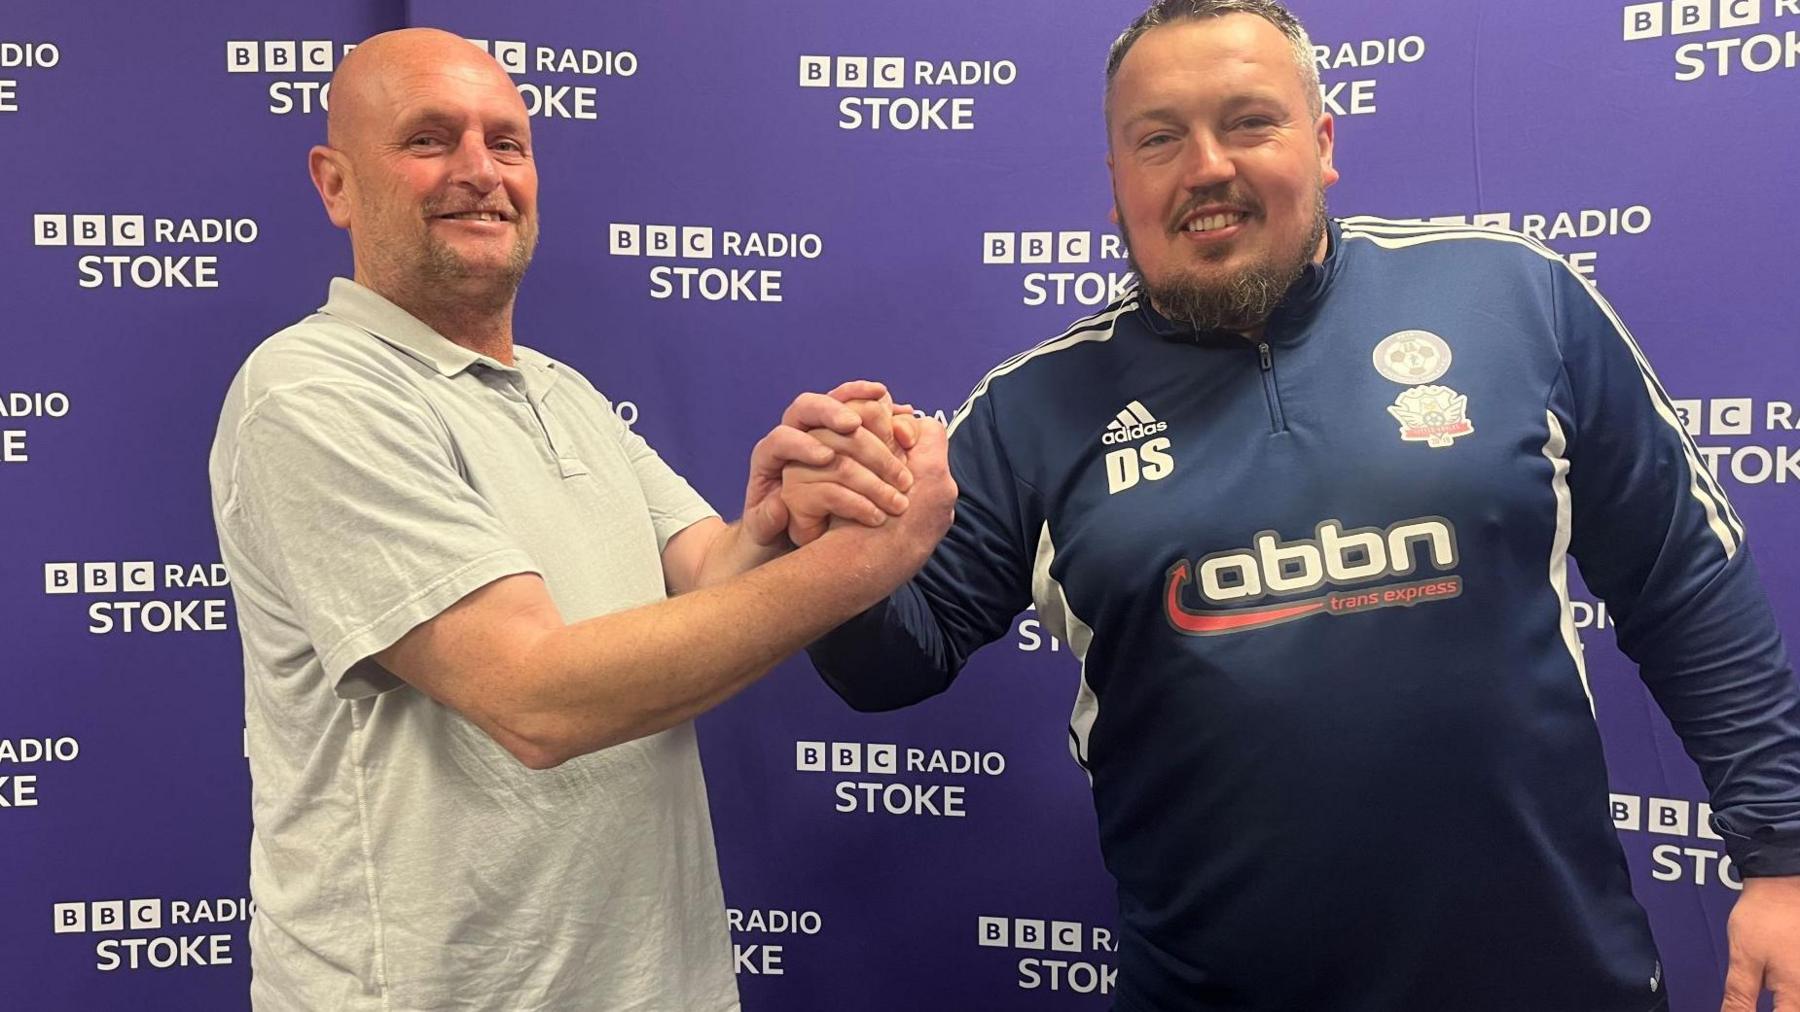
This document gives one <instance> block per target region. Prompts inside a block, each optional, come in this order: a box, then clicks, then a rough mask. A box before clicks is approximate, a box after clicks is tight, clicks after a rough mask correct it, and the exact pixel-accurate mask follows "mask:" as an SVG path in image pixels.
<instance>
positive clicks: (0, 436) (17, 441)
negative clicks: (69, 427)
mask: <svg viewBox="0 0 1800 1012" xmlns="http://www.w3.org/2000/svg"><path fill="white" fill-rule="evenodd" d="M68 415H69V395H68V394H66V393H63V392H62V391H60V390H50V391H41V390H9V391H6V392H4V393H0V423H3V424H5V425H6V426H8V427H6V428H0V464H27V463H30V462H31V451H30V449H29V448H28V447H27V445H26V439H27V437H28V436H29V435H30V434H31V430H30V429H23V428H12V427H11V426H16V425H24V424H26V423H27V422H30V421H33V420H37V421H40V422H41V421H43V420H46V419H55V418H67V417H68Z"/></svg>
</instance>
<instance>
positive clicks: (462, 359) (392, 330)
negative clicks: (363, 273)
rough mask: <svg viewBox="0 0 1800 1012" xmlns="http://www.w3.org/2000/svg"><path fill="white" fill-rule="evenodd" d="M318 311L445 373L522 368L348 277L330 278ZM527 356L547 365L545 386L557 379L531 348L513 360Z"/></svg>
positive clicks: (520, 350) (516, 350) (516, 353)
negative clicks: (437, 328)
mask: <svg viewBox="0 0 1800 1012" xmlns="http://www.w3.org/2000/svg"><path fill="white" fill-rule="evenodd" d="M319 312H321V313H324V314H326V315H327V316H333V317H336V318H337V319H340V320H342V321H344V322H345V323H348V324H350V325H351V326H354V327H356V328H358V329H360V330H365V331H367V332H369V333H370V334H372V335H374V336H375V337H378V338H380V339H381V340H382V341H383V342H385V343H386V344H388V345H389V346H391V347H392V348H394V350H396V351H399V352H403V353H405V354H407V355H410V356H412V357H413V358H415V359H418V360H419V361H420V362H422V363H424V364H425V365H428V366H430V367H431V368H433V369H436V370H437V371H438V373H439V375H442V376H455V375H456V374H458V373H460V372H462V371H463V370H465V369H467V368H469V367H470V366H472V365H475V364H477V363H480V364H481V365H483V366H486V367H487V368H489V369H494V370H496V371H499V372H503V373H511V374H513V375H514V376H517V375H519V373H520V371H521V370H519V369H517V368H515V367H513V366H509V365H505V364H503V363H501V362H500V361H499V360H497V359H493V358H490V357H488V356H486V355H483V354H481V353H480V352H476V351H471V350H469V349H468V348H465V347H463V346H462V345H460V344H457V343H456V342H455V341H452V340H450V339H449V338H447V337H445V336H444V335H442V334H440V333H438V332H437V331H435V330H432V329H431V328H430V327H428V326H426V325H425V323H424V322H423V321H421V320H420V319H419V318H418V317H416V316H414V315H412V314H411V313H409V312H407V311H406V310H404V309H401V308H400V307H399V306H396V305H394V304H393V303H392V302H389V301H388V300H387V299H386V298H383V297H382V296H381V295H378V294H376V293H375V292H374V291H373V290H371V289H368V288H365V287H363V286H362V285H359V284H357V283H356V282H354V281H352V280H350V279H349V278H332V279H331V292H330V294H329V296H328V297H327V298H326V300H325V304H324V305H323V306H320V307H319ZM527 359H529V360H531V361H533V362H534V363H536V364H540V365H542V366H544V368H545V372H546V373H547V375H546V376H545V380H546V386H547V385H548V384H550V383H554V382H555V377H556V370H555V367H554V366H555V363H554V362H552V361H550V360H548V359H542V358H540V357H539V356H537V355H536V353H534V352H532V351H531V350H530V349H528V348H520V347H518V346H517V345H515V346H514V348H513V361H515V362H524V361H526V360H527Z"/></svg>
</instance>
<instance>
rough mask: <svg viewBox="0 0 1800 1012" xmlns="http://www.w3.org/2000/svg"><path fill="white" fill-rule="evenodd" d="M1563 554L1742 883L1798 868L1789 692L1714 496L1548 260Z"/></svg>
mask: <svg viewBox="0 0 1800 1012" xmlns="http://www.w3.org/2000/svg"><path fill="white" fill-rule="evenodd" d="M1550 269H1551V271H1552V273H1553V278H1552V282H1551V283H1552V286H1553V293H1554V296H1555V301H1556V316H1557V330H1558V340H1559V342H1560V345H1561V349H1562V355H1563V367H1564V375H1563V380H1562V382H1561V383H1560V384H1559V385H1558V388H1557V390H1556V391H1555V392H1554V393H1553V394H1552V397H1551V402H1550V404H1549V405H1548V410H1549V414H1550V417H1551V419H1552V424H1553V425H1559V426H1562V427H1563V428H1564V429H1565V430H1566V438H1567V441H1568V459H1569V463H1570V470H1569V475H1568V483H1569V490H1570V497H1571V499H1572V510H1571V516H1572V531H1571V540H1570V548H1571V551H1572V553H1573V554H1574V556H1575V558H1576V559H1577V560H1578V561H1579V562H1580V564H1581V571H1582V575H1583V576H1584V578H1585V579H1586V580H1587V582H1588V585H1589V586H1590V587H1591V588H1592V589H1593V590H1594V591H1595V592H1596V593H1598V594H1599V595H1600V596H1601V597H1602V598H1603V599H1605V601H1606V602H1607V605H1608V607H1609V609H1610V610H1611V611H1612V613H1613V615H1614V616H1615V620H1616V624H1617V628H1618V637H1619V646H1620V649H1622V650H1623V651H1624V652H1625V654H1626V655H1627V656H1629V657H1630V658H1631V659H1632V660H1634V661H1636V662H1637V664H1638V665H1639V667H1640V669H1641V672H1642V676H1643V679H1644V682H1645V684H1646V685H1648V686H1649V688H1650V691H1651V693H1652V694H1653V695H1654V696H1655V698H1656V700H1657V703H1658V705H1660V706H1661V707H1662V709H1663V712H1664V713H1665V714H1667V715H1668V717H1669V720H1670V722H1671V723H1672V724H1673V726H1674V728H1675V731H1676V733H1677V734H1679V735H1680V737H1681V740H1682V743H1683V745H1684V746H1685V747H1686V749H1687V751H1688V754H1689V755H1690V756H1692V757H1693V759H1694V761H1695V762H1696V763H1698V764H1699V767H1700V772H1701V775H1702V777H1703V778H1704V779H1705V781H1706V784H1707V788H1708V790H1709V791H1710V793H1711V795H1712V803H1713V807H1714V820H1713V821H1714V828H1715V829H1716V830H1717V831H1718V833H1719V834H1720V836H1722V837H1723V838H1724V839H1725V843H1726V848H1727V850H1728V851H1729V852H1730V853H1731V856H1732V860H1733V861H1734V862H1736V863H1737V864H1738V866H1739V867H1741V868H1742V869H1743V871H1744V872H1745V873H1746V874H1749V875H1788V874H1800V687H1797V686H1796V684H1795V681H1794V674H1793V669H1792V667H1791V666H1790V664H1789V661H1788V657H1787V652H1786V650H1785V648H1784V647H1783V644H1782V640H1781V634H1780V632H1779V630H1778V629H1777V627H1776V623H1775V617H1774V615H1773V613H1772V611H1771V609H1770V607H1769V603H1768V600H1767V598H1766V596H1765V595H1764V593H1763V590H1762V586H1761V583H1760V581H1759V580H1758V578H1757V575H1756V567H1755V565H1754V564H1753V562H1752V561H1751V558H1750V551H1749V548H1748V546H1747V544H1746V542H1745V538H1744V528H1743V524H1742V522H1741V521H1740V520H1739V519H1738V517H1737V514H1736V513H1735V512H1734V511H1733V510H1732V508H1731V504H1730V503H1729V502H1728V501H1727V500H1726V498H1725V494H1724V491H1723V490H1722V489H1721V488H1720V486H1719V484H1718V482H1717V480H1716V479H1714V478H1713V476H1712V475H1711V474H1709V473H1708V472H1707V470H1706V468H1705V467H1704V465H1703V464H1702V463H1701V461H1700V458H1699V454H1698V453H1697V451H1696V450H1695V448H1694V446H1693V443H1692V441H1691V440H1689V439H1688V437H1687V434H1686V433H1685V431H1684V430H1683V428H1682V426H1681V423H1680V419H1679V417H1678V416H1677V415H1676V413H1675V411H1674V408H1673V406H1672V404H1671V403H1670V400H1669V397H1668V394H1667V393H1666V392H1665V391H1664V390H1663V389H1662V386H1661V384H1660V383H1659V382H1658V381H1657V379H1656V377H1655V374H1654V373H1653V372H1652V371H1651V369H1650V364H1649V362H1648V361H1646V360H1645V359H1644V357H1643V353H1642V352H1641V350H1639V348H1638V347H1637V345H1636V344H1635V342H1633V341H1632V339H1631V337H1630V335H1629V333H1627V331H1626V330H1625V327H1624V326H1623V324H1622V323H1621V322H1620V321H1619V318H1618V316H1617V314H1616V313H1614V312H1613V310H1612V307H1611V306H1609V305H1608V304H1607V302H1606V300H1605V299H1604V298H1603V297H1602V296H1601V295H1600V294H1599V293H1598V292H1597V291H1595V290H1594V289H1593V288H1592V287H1591V286H1590V285H1588V284H1587V283H1586V282H1584V281H1582V280H1581V279H1580V278H1578V277H1577V276H1576V275H1575V274H1574V272H1572V271H1570V270H1568V269H1567V268H1566V267H1565V266H1563V265H1561V264H1560V263H1558V264H1551V265H1550Z"/></svg>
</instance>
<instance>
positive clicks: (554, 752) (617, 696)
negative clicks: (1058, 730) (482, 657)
mask: <svg viewBox="0 0 1800 1012" xmlns="http://www.w3.org/2000/svg"><path fill="white" fill-rule="evenodd" d="M872 534H873V532H870V531H867V530H865V529H859V528H846V529H845V530H843V531H840V532H834V533H832V534H830V535H828V536H827V537H823V538H820V539H819V540H818V541H817V542H815V543H814V544H811V545H808V546H807V547H805V548H803V549H798V550H796V551H793V552H792V553H790V554H788V555H786V556H785V557H782V558H777V559H774V560H772V561H770V562H768V563H767V564H766V565H762V566H758V567H756V568H754V569H751V570H750V571H748V572H744V573H742V574H739V575H738V576H736V577H734V578H732V579H729V580H726V581H724V582H720V583H716V584H714V585H713V586H710V587H704V588H702V589H699V590H696V591H694V592H692V593H689V594H683V595H681V596H680V597H676V598H671V599H669V600H667V601H662V602H659V603H657V604H654V605H648V606H645V607H642V608H636V609H632V610H630V611H625V612H618V613H615V614H611V615H602V616H598V617H595V618H592V619H588V620H585V621H582V622H576V623H573V624H570V625H567V626H564V627H562V628H560V629H554V630H550V631H548V632H546V633H545V634H544V635H542V636H541V637H539V638H538V639H537V640H536V642H535V643H534V644H533V645H532V646H531V648H530V650H529V652H528V653H527V654H526V655H525V656H524V657H522V658H521V659H520V662H519V665H520V668H521V669H522V670H523V671H524V672H527V673H528V674H527V675H526V677H524V678H521V679H519V680H518V682H517V690H516V693H515V694H514V697H515V698H513V699H511V700H508V701H505V703H504V704H503V705H502V706H501V707H499V712H498V713H497V714H496V716H495V723H497V724H499V725H500V727H501V728H502V729H503V730H504V732H505V734H504V735H496V737H499V738H501V739H502V744H505V745H507V747H508V748H510V749H512V751H514V752H515V754H518V755H520V757H521V759H523V760H524V761H526V762H527V763H528V764H529V765H532V766H551V765H556V764H558V763H561V762H563V761H566V760H567V759H569V758H572V757H574V756H577V755H581V754H584V753H587V752H592V751H595V750H598V749H602V748H606V747H609V746H611V745H616V744H619V743H621V742H625V741H630V740H632V739H635V738H640V737H644V736H645V735H649V734H654V733H656V732H658V731H662V730H665V729H667V728H670V727H673V726H675V725H677V724H680V723H682V722H683V721H686V720H690V719H692V718H694V717H695V716H698V715H699V714H701V713H704V712H705V711H707V710H709V709H711V708H712V707H714V706H717V705H718V704H719V703H721V702H723V701H725V700H726V699H728V698H730V697H731V696H732V695H734V694H735V693H737V692H738V691H739V690H740V689H742V688H743V687H744V686H746V685H748V684H749V683H750V682H752V681H754V680H755V679H756V678H758V677H760V676H761V675H762V674H763V673H765V672H766V671H768V669H769V668H770V667H771V666H773V665H774V664H775V662H776V661H779V660H780V659H781V658H783V657H786V656H788V655H790V654H792V653H794V652H795V651H797V650H799V649H800V648H801V647H802V646H804V645H805V644H807V643H809V642H811V641H812V640H813V639H815V638H817V637H818V636H819V635H821V634H823V633H824V632H825V631H826V630H828V629H831V628H833V627H834V626H836V625H838V624H840V623H842V622H843V621H845V620H846V619H848V618H850V617H851V616H853V615H855V614H857V613H858V612H861V611H863V610H864V609H866V608H868V607H869V606H870V605H872V604H874V603H875V602H876V601H879V600H881V599H882V598H883V597H885V596H886V595H887V594H888V593H889V592H890V591H892V589H893V588H894V586H895V585H896V584H897V583H898V582H899V579H900V577H901V575H902V574H901V573H900V572H898V571H891V570H892V565H891V563H890V564H889V565H888V566H886V567H883V569H886V570H890V571H889V572H884V571H883V569H878V568H877V567H875V566H874V565H873V564H872V560H873V559H874V558H877V557H879V553H880V552H881V551H882V549H883V548H886V547H887V546H886V545H884V544H878V543H877V542H876V540H875V539H874V538H873V537H872ZM721 536H723V535H721ZM745 540H746V541H747V540H748V539H745ZM727 557H729V556H727ZM825 574H835V575H834V576H827V575H825ZM502 714H503V715H502ZM508 737H510V738H512V739H513V740H511V741H508V740H506V738H508Z"/></svg>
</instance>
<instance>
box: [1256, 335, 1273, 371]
mask: <svg viewBox="0 0 1800 1012" xmlns="http://www.w3.org/2000/svg"><path fill="white" fill-rule="evenodd" d="M1256 353H1257V354H1258V355H1261V356H1262V367H1263V372H1268V371H1269V370H1271V369H1273V368H1275V356H1273V355H1271V354H1269V342H1267V341H1262V342H1260V343H1258V344H1257V346H1256Z"/></svg>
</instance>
